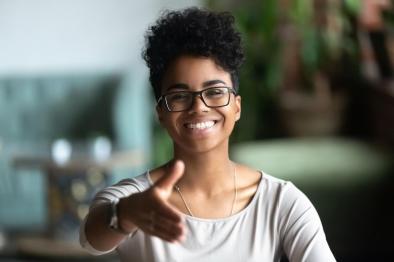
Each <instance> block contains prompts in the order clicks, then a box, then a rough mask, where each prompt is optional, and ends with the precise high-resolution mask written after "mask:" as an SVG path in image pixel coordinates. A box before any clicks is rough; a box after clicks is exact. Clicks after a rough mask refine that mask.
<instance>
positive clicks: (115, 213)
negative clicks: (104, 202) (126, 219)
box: [109, 198, 130, 235]
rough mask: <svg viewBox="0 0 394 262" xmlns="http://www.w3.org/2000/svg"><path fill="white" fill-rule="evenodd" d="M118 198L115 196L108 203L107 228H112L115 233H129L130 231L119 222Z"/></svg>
mask: <svg viewBox="0 0 394 262" xmlns="http://www.w3.org/2000/svg"><path fill="white" fill-rule="evenodd" d="M120 200H121V199H119V198H116V199H114V200H112V201H111V204H110V207H109V208H110V210H109V214H110V215H109V228H110V229H111V230H113V231H114V232H116V233H120V234H123V235H129V234H130V231H128V230H127V229H125V228H123V227H122V225H121V224H120V221H121V219H120V212H119V211H120V208H119V204H120Z"/></svg>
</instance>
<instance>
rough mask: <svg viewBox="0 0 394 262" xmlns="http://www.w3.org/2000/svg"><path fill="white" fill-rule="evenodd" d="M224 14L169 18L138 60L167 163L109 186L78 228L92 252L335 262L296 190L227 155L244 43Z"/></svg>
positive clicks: (137, 257) (192, 12) (196, 12)
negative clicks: (168, 141) (165, 137)
mask: <svg viewBox="0 0 394 262" xmlns="http://www.w3.org/2000/svg"><path fill="white" fill-rule="evenodd" d="M233 23H234V19H233V17H232V16H231V15H230V14H227V13H214V12H209V11H205V10H200V9H197V8H189V9H185V10H182V11H177V12H169V13H167V14H165V15H164V16H163V17H161V18H160V19H159V20H158V21H157V23H156V25H154V26H152V27H151V28H150V31H148V34H147V37H146V40H147V43H146V50H145V52H144V58H145V60H146V62H147V65H148V67H149V69H150V81H151V84H152V86H153V89H154V93H155V96H156V99H157V106H156V110H157V115H158V118H159V121H160V123H161V125H162V126H163V127H164V128H165V129H166V130H167V131H168V133H169V135H170V136H171V138H172V141H173V147H174V156H173V159H172V160H171V161H170V162H168V163H167V164H165V165H163V166H161V167H158V168H156V169H153V170H150V171H147V172H146V173H145V174H142V175H140V176H138V177H136V178H131V179H126V180H123V181H121V182H119V183H118V184H116V185H114V186H112V187H109V188H106V189H104V190H103V191H101V192H100V193H98V194H97V196H96V197H95V199H94V201H93V204H92V206H91V208H90V212H89V214H88V216H87V218H86V219H85V222H84V224H83V226H82V227H81V243H82V245H83V246H84V247H85V248H86V249H87V250H89V251H90V252H91V253H93V254H104V253H107V252H110V251H112V250H114V249H116V250H117V252H118V253H119V255H120V257H121V260H122V261H220V260H222V261H279V260H280V259H281V257H282V255H286V256H287V257H288V259H289V260H290V261H319V262H321V261H335V259H334V257H333V255H332V254H331V251H330V249H329V247H328V244H327V242H326V239H325V235H324V232H323V228H322V225H321V222H320V220H319V216H318V214H317V213H316V211H315V209H314V207H313V206H312V204H311V203H310V201H309V200H308V199H307V198H306V197H305V196H304V194H302V193H301V192H300V191H299V190H298V189H297V188H295V186H294V185H293V184H291V183H290V182H286V181H283V180H280V179H277V178H274V177H272V176H270V175H268V174H266V173H263V172H262V171H256V170H253V169H252V168H249V167H247V166H243V165H241V164H237V163H234V162H233V161H231V160H230V159H229V154H228V151H229V150H228V145H229V137H230V134H231V132H232V130H233V128H234V124H235V122H237V121H238V120H239V118H240V116H241V97H240V96H239V95H238V71H239V68H240V66H241V64H242V62H243V52H242V48H241V39H240V35H239V33H238V32H236V31H235V30H234V27H233Z"/></svg>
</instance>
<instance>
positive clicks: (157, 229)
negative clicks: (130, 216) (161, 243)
mask: <svg viewBox="0 0 394 262" xmlns="http://www.w3.org/2000/svg"><path fill="white" fill-rule="evenodd" d="M140 229H141V230H142V231H144V232H145V233H146V234H149V235H152V236H157V237H159V238H161V239H163V240H165V241H168V242H172V243H173V242H176V241H182V240H183V239H184V238H185V237H184V235H180V234H177V233H174V232H171V231H169V230H168V229H166V228H164V227H163V226H162V225H160V224H158V223H156V222H154V223H152V221H151V220H145V221H144V223H143V224H142V225H141V226H140Z"/></svg>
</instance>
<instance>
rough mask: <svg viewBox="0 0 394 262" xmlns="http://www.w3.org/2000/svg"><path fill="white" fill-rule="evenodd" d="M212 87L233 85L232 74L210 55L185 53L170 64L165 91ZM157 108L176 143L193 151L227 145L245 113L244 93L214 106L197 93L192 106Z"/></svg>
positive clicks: (165, 77) (163, 87)
mask: <svg viewBox="0 0 394 262" xmlns="http://www.w3.org/2000/svg"><path fill="white" fill-rule="evenodd" d="M211 87H230V88H233V85H232V81H231V76H230V74H229V73H228V72H226V71H224V70H223V69H222V68H221V67H220V66H218V65H216V63H215V62H214V61H213V60H212V59H210V58H204V57H193V56H181V57H179V58H178V59H176V60H175V61H174V62H173V63H172V64H171V65H170V66H169V68H168V70H167V72H166V74H165V75H164V78H163V82H162V90H161V94H162V95H163V94H167V93H169V92H171V93H172V92H178V91H201V90H205V89H207V88H211ZM160 104H161V105H159V106H158V107H157V108H156V109H157V113H158V117H159V120H160V123H161V125H162V126H163V127H164V128H166V129H167V131H168V133H169V135H170V136H171V138H172V139H173V141H174V144H175V147H178V148H179V149H181V150H186V151H189V152H207V151H210V150H212V149H214V148H217V147H218V146H221V145H222V146H226V148H227V144H228V139H229V136H230V134H231V132H232V130H233V128H234V124H235V122H236V121H237V120H238V119H239V118H240V114H241V97H240V96H235V95H234V94H232V93H231V94H230V101H229V104H228V105H227V106H223V107H217V108H210V107H208V106H206V105H205V104H204V103H203V101H202V100H201V97H199V96H196V97H194V100H193V104H192V106H191V108H190V109H188V110H186V111H183V112H168V111H167V109H166V108H165V106H164V103H160Z"/></svg>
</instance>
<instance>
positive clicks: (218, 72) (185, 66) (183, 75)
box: [162, 56, 232, 92]
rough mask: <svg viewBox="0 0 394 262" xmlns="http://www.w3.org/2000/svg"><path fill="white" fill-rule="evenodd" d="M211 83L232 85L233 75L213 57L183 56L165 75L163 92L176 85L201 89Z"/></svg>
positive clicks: (173, 63)
mask: <svg viewBox="0 0 394 262" xmlns="http://www.w3.org/2000/svg"><path fill="white" fill-rule="evenodd" d="M207 83H208V86H207ZM209 83H211V85H221V86H229V87H231V86H232V83H231V75H230V73H228V72H227V71H225V70H224V69H223V68H221V67H220V66H219V65H217V64H216V63H215V61H214V60H213V59H212V58H206V57H194V56H181V57H179V58H177V59H176V60H174V61H173V62H172V63H171V64H170V66H169V67H168V69H167V72H166V73H165V75H164V77H163V82H162V92H165V91H166V90H167V89H169V88H171V87H173V86H174V85H175V86H176V85H178V86H184V88H186V89H190V90H201V89H203V88H206V87H209V86H210V84H209Z"/></svg>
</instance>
